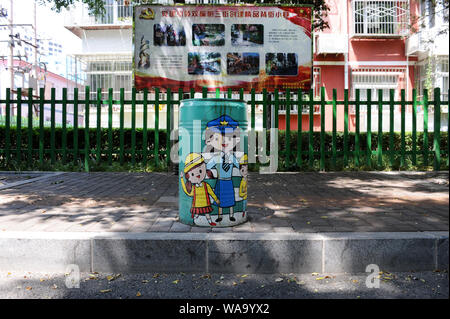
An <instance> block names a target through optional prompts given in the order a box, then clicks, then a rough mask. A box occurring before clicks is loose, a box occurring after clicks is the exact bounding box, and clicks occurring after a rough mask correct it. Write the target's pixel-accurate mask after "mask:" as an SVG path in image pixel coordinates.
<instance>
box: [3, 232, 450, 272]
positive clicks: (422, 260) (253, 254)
mask: <svg viewBox="0 0 450 319" xmlns="http://www.w3.org/2000/svg"><path fill="white" fill-rule="evenodd" d="M448 238H449V233H448V232H372V233H315V234H310V233H308V234H305V233H302V234H292V233H286V234H283V233H113V232H105V233H82V232H79V233H75V232H72V233H56V232H2V233H0V271H39V272H41V271H43V272H61V273H63V272H65V271H66V269H67V267H68V266H69V265H73V264H75V265H77V266H78V267H79V269H80V271H85V272H95V271H96V272H116V273H121V272H123V273H126V272H128V273H142V272H165V273H173V272H206V273H311V272H319V273H344V272H348V273H362V272H365V270H366V267H367V266H368V265H370V264H376V265H377V266H378V267H379V268H380V270H382V271H390V272H394V271H431V270H437V269H439V270H443V269H448V250H449V245H448Z"/></svg>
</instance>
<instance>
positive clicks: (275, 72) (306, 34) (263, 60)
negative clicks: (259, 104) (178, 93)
mask: <svg viewBox="0 0 450 319" xmlns="http://www.w3.org/2000/svg"><path fill="white" fill-rule="evenodd" d="M311 11H312V9H311V8H310V7H285V6H280V7H277V6H271V7H269V6H265V7H263V6H179V7H178V6H157V5H153V6H149V5H142V6H136V7H135V10H134V63H133V65H134V80H135V87H136V88H137V89H138V90H140V89H143V88H152V87H160V88H171V89H179V88H182V89H191V88H194V89H196V90H198V89H200V88H202V87H207V88H208V89H215V88H220V89H222V90H224V89H229V88H230V89H233V90H236V89H240V88H243V89H245V90H246V91H248V90H250V89H252V88H254V89H256V90H262V89H264V88H265V89H267V90H269V91H273V89H275V88H278V89H286V88H291V89H303V90H308V89H310V87H311V80H312V47H311V46H312V41H311V27H312V24H311Z"/></svg>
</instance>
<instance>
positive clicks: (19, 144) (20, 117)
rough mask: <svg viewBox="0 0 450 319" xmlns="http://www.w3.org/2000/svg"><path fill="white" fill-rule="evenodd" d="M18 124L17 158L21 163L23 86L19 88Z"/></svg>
mask: <svg viewBox="0 0 450 319" xmlns="http://www.w3.org/2000/svg"><path fill="white" fill-rule="evenodd" d="M16 121H17V126H16V134H17V136H16V139H17V141H16V160H17V162H18V163H19V164H20V163H21V161H22V150H21V147H22V88H17V117H16Z"/></svg>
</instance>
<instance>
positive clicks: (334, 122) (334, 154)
mask: <svg viewBox="0 0 450 319" xmlns="http://www.w3.org/2000/svg"><path fill="white" fill-rule="evenodd" d="M336 100H337V90H336V89H333V102H332V103H333V136H332V141H331V153H332V156H331V157H332V163H333V169H336V143H337V141H336V135H337V128H336V126H337V105H336V103H337V102H336ZM346 120H347V118H345V119H344V123H346V122H347V121H346ZM346 127H347V126H346V124H344V131H346V130H345V128H346ZM344 138H345V133H344ZM346 155H347V154H345V153H344V161H345V157H346Z"/></svg>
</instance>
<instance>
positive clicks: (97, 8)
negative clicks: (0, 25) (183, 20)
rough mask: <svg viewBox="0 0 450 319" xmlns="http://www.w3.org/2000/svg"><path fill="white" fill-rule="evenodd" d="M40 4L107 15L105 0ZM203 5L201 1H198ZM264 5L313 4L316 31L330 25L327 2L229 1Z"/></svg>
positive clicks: (129, 1) (54, 0)
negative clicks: (82, 6) (82, 8)
mask: <svg viewBox="0 0 450 319" xmlns="http://www.w3.org/2000/svg"><path fill="white" fill-rule="evenodd" d="M38 1H39V3H40V4H47V5H51V6H52V9H53V10H56V11H57V12H59V11H61V9H62V8H66V9H70V7H72V6H74V5H75V4H76V3H84V4H86V5H87V6H88V8H89V12H90V13H91V14H93V15H97V16H101V15H103V14H105V7H104V3H105V2H104V0H38ZM124 2H125V3H126V4H130V5H132V4H133V3H152V2H157V1H152V0H147V1H145V0H125V1H124ZM174 2H175V3H184V2H185V1H184V0H175V1H174ZM198 2H199V3H201V2H202V1H201V0H198ZM262 2H263V3H264V4H293V5H301V4H311V5H313V6H314V22H313V27H314V29H315V30H323V29H325V28H327V27H328V23H327V21H326V17H327V13H328V11H329V7H328V6H327V4H326V3H325V0H273V1H267V0H266V1H255V0H229V1H228V3H230V4H242V3H247V4H252V3H258V4H261V3H262Z"/></svg>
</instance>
